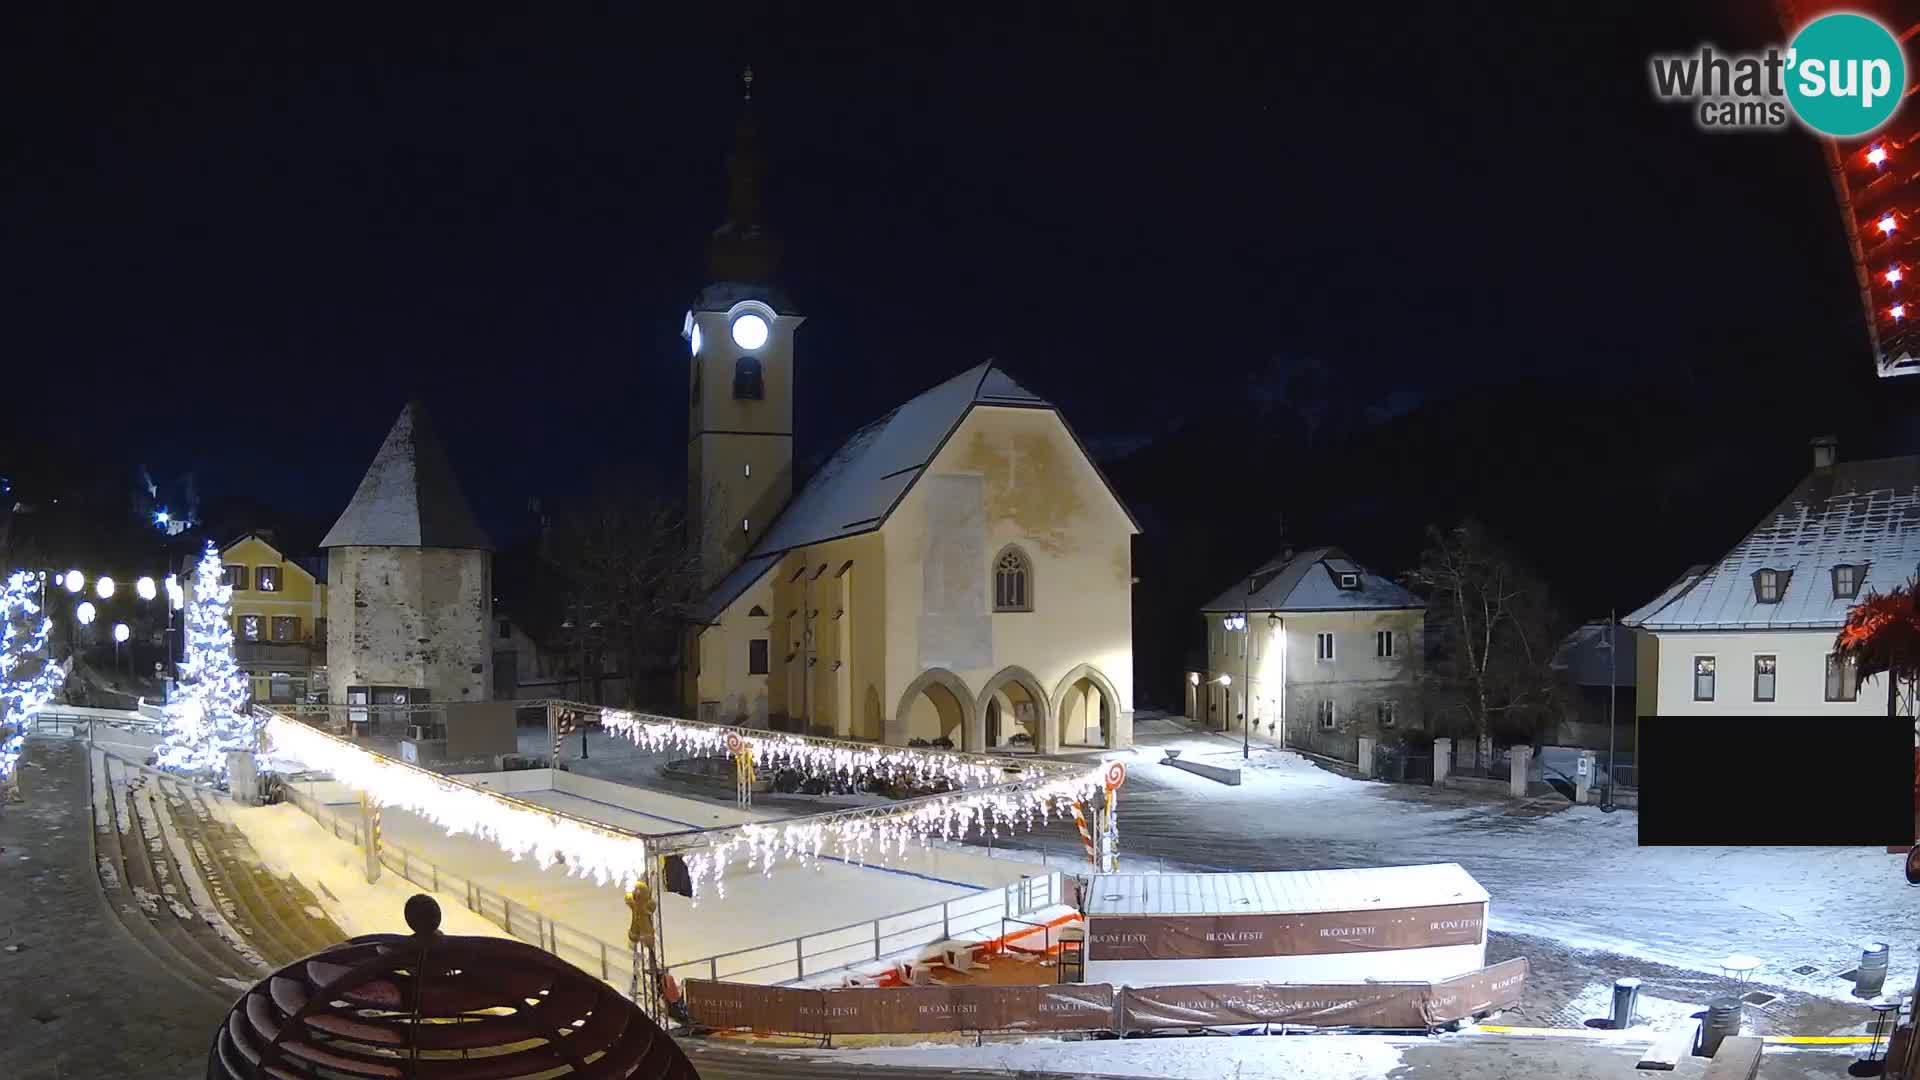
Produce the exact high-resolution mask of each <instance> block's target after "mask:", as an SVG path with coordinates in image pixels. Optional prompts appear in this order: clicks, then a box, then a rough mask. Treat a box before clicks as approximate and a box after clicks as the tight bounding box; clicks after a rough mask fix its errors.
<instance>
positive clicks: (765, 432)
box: [681, 70, 803, 584]
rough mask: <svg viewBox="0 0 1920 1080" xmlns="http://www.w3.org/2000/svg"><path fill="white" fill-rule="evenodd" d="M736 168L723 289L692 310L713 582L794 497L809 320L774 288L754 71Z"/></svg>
mask: <svg viewBox="0 0 1920 1080" xmlns="http://www.w3.org/2000/svg"><path fill="white" fill-rule="evenodd" d="M744 81H745V86H746V93H745V100H744V101H742V103H741V108H740V117H739V120H738V122H737V123H736V124H735V126H734V141H733V153H732V154H731V155H730V156H729V158H728V161H727V172H728V177H729V182H730V183H729V189H728V191H729V193H728V198H727V218H726V221H725V223H723V224H722V225H721V226H720V227H719V228H717V229H715V230H714V231H713V237H712V239H711V241H710V242H709V244H708V248H707V272H708V274H709V276H710V278H711V281H712V284H710V285H708V286H707V287H706V288H705V289H703V290H701V292H700V295H699V296H698V297H697V298H696V299H695V300H694V302H693V308H692V310H690V311H688V312H687V318H686V323H685V325H684V326H683V327H682V330H681V333H682V335H683V336H684V337H685V338H686V339H687V345H688V348H689V349H691V350H692V353H693V356H692V364H691V365H690V367H689V375H688V380H689V395H688V398H689V400H688V408H689V414H688V420H687V435H688V439H687V528H688V531H689V533H690V539H692V540H693V541H694V542H695V543H696V545H697V546H698V548H699V550H700V554H701V564H702V565H701V570H702V578H703V580H704V582H705V583H707V584H711V583H712V582H713V581H715V580H717V579H718V578H720V577H721V576H723V575H725V574H726V573H727V572H728V571H730V570H732V569H733V567H734V564H736V563H738V562H739V561H740V558H741V556H743V555H745V554H746V553H747V551H748V550H750V549H751V548H752V547H753V545H754V543H755V542H757V541H758V540H759V539H760V536H761V534H762V533H763V532H765V531H766V527H767V525H768V523H769V522H771V521H772V520H773V518H774V516H775V515H777V514H778V513H779V512H780V510H781V508H783V507H784V506H786V504H787V500H788V499H790V498H792V496H793V332H794V330H796V329H798V328H799V326H800V323H801V322H802V321H803V318H802V317H801V316H800V315H798V314H795V313H794V311H793V308H792V305H791V304H789V303H787V301H786V300H785V298H784V297H783V296H781V294H780V293H779V291H778V290H776V289H775V288H774V287H773V275H774V270H775V268H776V266H777V264H778V262H779V251H780V246H779V241H778V240H777V238H776V237H775V236H774V235H773V232H772V230H770V229H769V228H768V227H767V225H766V221H765V211H764V207H763V205H762V202H761V196H762V190H763V187H764V185H765V181H766V155H765V153H764V151H763V150H762V148H761V144H760V128H759V124H758V122H757V121H756V120H755V118H754V113H753V72H752V71H751V70H749V71H748V72H747V73H746V76H745V80H744Z"/></svg>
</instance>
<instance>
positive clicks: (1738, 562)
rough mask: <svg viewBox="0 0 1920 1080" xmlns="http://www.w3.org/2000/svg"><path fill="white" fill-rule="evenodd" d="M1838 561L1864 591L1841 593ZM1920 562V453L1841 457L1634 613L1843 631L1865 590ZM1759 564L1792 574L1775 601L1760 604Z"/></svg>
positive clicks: (1656, 624)
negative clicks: (1836, 587)
mask: <svg viewBox="0 0 1920 1080" xmlns="http://www.w3.org/2000/svg"><path fill="white" fill-rule="evenodd" d="M1840 565H1851V566H1858V567H1861V570H1860V575H1861V579H1860V588H1859V593H1858V596H1856V597H1846V596H1835V595H1834V591H1833V568H1834V567H1835V566H1840ZM1916 568H1920V456H1911V457H1898V458H1880V459H1878V460H1874V461H1852V462H1841V463H1838V464H1836V465H1834V466H1833V467H1831V468H1825V469H1818V468H1816V469H1815V470H1813V472H1811V473H1809V474H1808V475H1807V477H1806V478H1805V479H1803V480H1801V481H1800V483H1799V485H1798V486H1796V487H1795V488H1794V489H1793V491H1792V493H1790V494H1789V495H1788V496H1787V497H1786V500H1785V501H1783V502H1782V503H1781V504H1780V505H1779V506H1778V507H1777V508H1775V509H1774V511H1773V512H1772V513H1771V514H1768V515H1767V517H1766V519H1765V520H1763V521H1761V523H1760V524H1759V525H1758V526H1757V527H1756V528H1755V529H1754V530H1753V531H1752V532H1750V533H1748V534H1747V536H1746V539H1744V540H1742V541H1740V543H1739V544H1737V545H1735V546H1734V549H1733V550H1732V551H1730V552H1728V553H1727V556H1726V557H1725V558H1723V559H1721V560H1720V561H1719V562H1717V563H1715V564H1713V566H1712V567H1710V568H1709V569H1708V570H1707V571H1706V572H1705V573H1703V574H1701V575H1700V577H1699V578H1698V579H1697V580H1695V581H1694V582H1693V583H1692V584H1691V585H1690V586H1684V587H1679V588H1677V589H1669V590H1668V594H1671V595H1668V594H1663V596H1662V599H1663V600H1664V603H1660V605H1659V606H1658V607H1657V608H1655V607H1654V606H1653V605H1648V607H1647V608H1642V609H1641V610H1640V611H1636V612H1634V614H1633V616H1632V618H1633V619H1634V621H1635V622H1636V623H1637V624H1638V625H1640V626H1643V627H1645V628H1646V629H1648V630H1656V631H1657V630H1791V629H1838V628H1839V627H1840V625H1841V624H1842V623H1844V622H1845V621H1846V617H1847V609H1848V608H1850V607H1852V606H1853V605H1854V604H1855V603H1857V602H1858V597H1862V596H1865V595H1867V594H1868V593H1869V592H1886V591H1888V590H1890V589H1893V588H1896V587H1898V586H1900V585H1903V584H1905V583H1906V580H1907V579H1908V578H1909V577H1911V576H1913V574H1914V573H1915V571H1916ZM1761 570H1775V571H1780V572H1782V573H1783V574H1784V575H1785V577H1786V588H1785V589H1784V591H1783V592H1782V593H1781V595H1780V599H1779V600H1778V601H1777V602H1773V603H1762V602H1761V600H1760V598H1759V596H1758V594H1757V592H1756V590H1755V588H1754V575H1755V574H1756V573H1757V572H1759V571H1761ZM1683 580H1684V579H1683ZM1649 608H1651V609H1652V610H1649Z"/></svg>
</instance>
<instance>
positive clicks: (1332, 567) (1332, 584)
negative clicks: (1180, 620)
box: [1200, 547, 1427, 613]
mask: <svg viewBox="0 0 1920 1080" xmlns="http://www.w3.org/2000/svg"><path fill="white" fill-rule="evenodd" d="M1269 565H1279V567H1280V570H1279V572H1278V573H1276V574H1273V575H1271V577H1270V579H1269V580H1268V581H1267V582H1266V583H1265V584H1262V585H1261V586H1260V588H1259V589H1257V590H1255V592H1254V594H1253V597H1252V599H1251V600H1249V599H1248V597H1247V578H1246V577H1242V578H1241V579H1240V580H1239V581H1237V582H1235V583H1234V584H1232V585H1229V586H1227V588H1226V590H1225V591H1224V592H1222V593H1221V594H1220V595H1219V596H1217V597H1215V598H1214V600H1213V602H1212V603H1210V604H1208V605H1207V606H1205V607H1203V608H1201V609H1200V610H1201V611H1203V612H1214V611H1276V612H1283V613H1284V612H1288V611H1396V610H1401V609H1406V608H1423V607H1426V606H1427V605H1426V602H1425V601H1423V600H1421V599H1420V598H1419V597H1417V596H1415V595H1413V594H1412V593H1410V592H1408V591H1407V590H1406V589H1403V588H1401V587H1400V585H1399V584H1398V583H1396V582H1394V581H1393V580H1392V579H1391V578H1386V577H1382V576H1380V575H1379V574H1376V573H1374V572H1373V571H1371V570H1368V569H1367V568H1366V567H1364V566H1361V565H1360V564H1359V563H1357V562H1355V561H1353V559H1352V558H1350V557H1348V555H1347V553H1346V552H1344V551H1341V550H1340V549H1339V548H1334V547H1321V548H1313V549H1312V550H1309V551H1303V552H1300V553H1299V554H1297V555H1294V556H1293V557H1292V558H1290V559H1286V560H1285V561H1284V563H1281V562H1280V560H1275V562H1274V563H1273V564H1269ZM1343 573H1347V574H1358V575H1359V576H1360V587H1359V588H1358V589H1342V588H1341V587H1340V575H1341V574H1343ZM1248 576H1249V577H1255V578H1259V577H1266V576H1267V575H1264V574H1261V573H1260V572H1259V571H1258V570H1256V571H1255V572H1254V573H1253V574H1250V575H1248Z"/></svg>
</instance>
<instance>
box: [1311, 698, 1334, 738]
mask: <svg viewBox="0 0 1920 1080" xmlns="http://www.w3.org/2000/svg"><path fill="white" fill-rule="evenodd" d="M1314 716H1315V717H1316V718H1317V719H1318V720H1319V721H1320V730H1321V731H1332V730H1333V729H1334V728H1336V727H1338V726H1339V725H1340V721H1339V718H1338V717H1337V716H1336V715H1335V713H1334V710H1333V702H1331V701H1322V702H1320V703H1319V704H1317V705H1316V706H1314Z"/></svg>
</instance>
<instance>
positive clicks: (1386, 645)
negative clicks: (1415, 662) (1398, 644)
mask: <svg viewBox="0 0 1920 1080" xmlns="http://www.w3.org/2000/svg"><path fill="white" fill-rule="evenodd" d="M1373 652H1374V655H1375V656H1379V657H1382V658H1388V657H1391V656H1393V631H1391V630H1376V631H1374V632H1373Z"/></svg>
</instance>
